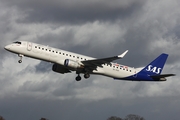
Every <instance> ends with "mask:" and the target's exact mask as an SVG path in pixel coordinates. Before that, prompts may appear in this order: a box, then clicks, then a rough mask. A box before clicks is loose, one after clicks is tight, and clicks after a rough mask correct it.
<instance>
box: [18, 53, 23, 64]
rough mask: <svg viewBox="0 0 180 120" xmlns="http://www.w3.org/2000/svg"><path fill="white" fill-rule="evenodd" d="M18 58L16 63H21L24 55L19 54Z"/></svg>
mask: <svg viewBox="0 0 180 120" xmlns="http://www.w3.org/2000/svg"><path fill="white" fill-rule="evenodd" d="M18 56H19V57H20V60H18V63H22V58H23V56H24V55H22V54H19V55H18Z"/></svg>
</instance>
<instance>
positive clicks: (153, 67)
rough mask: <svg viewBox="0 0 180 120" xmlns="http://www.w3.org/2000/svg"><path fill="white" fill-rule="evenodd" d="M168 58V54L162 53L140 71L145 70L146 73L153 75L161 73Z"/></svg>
mask: <svg viewBox="0 0 180 120" xmlns="http://www.w3.org/2000/svg"><path fill="white" fill-rule="evenodd" d="M167 58H168V54H165V53H162V54H161V55H160V56H159V57H157V58H156V59H155V60H153V61H152V62H151V63H150V64H149V65H147V66H146V67H144V68H143V69H142V70H141V71H140V72H143V73H144V72H145V73H146V74H148V75H150V76H152V75H160V74H161V72H162V70H163V67H164V64H165V62H166V60H167Z"/></svg>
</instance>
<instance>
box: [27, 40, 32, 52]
mask: <svg viewBox="0 0 180 120" xmlns="http://www.w3.org/2000/svg"><path fill="white" fill-rule="evenodd" d="M27 50H28V51H31V50H32V43H31V42H27Z"/></svg>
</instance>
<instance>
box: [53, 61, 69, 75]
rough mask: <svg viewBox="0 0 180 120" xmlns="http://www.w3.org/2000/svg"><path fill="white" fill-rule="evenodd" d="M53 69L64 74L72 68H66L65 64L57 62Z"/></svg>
mask: <svg viewBox="0 0 180 120" xmlns="http://www.w3.org/2000/svg"><path fill="white" fill-rule="evenodd" d="M52 70H53V71H54V72H58V73H62V74H64V73H68V72H71V71H70V70H68V69H66V68H65V67H64V66H62V65H59V64H56V63H55V64H54V65H53V66H52Z"/></svg>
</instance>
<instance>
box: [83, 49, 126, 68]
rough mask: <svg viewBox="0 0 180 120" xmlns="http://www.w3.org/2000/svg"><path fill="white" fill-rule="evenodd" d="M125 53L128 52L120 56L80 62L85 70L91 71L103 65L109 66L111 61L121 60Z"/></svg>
mask: <svg viewBox="0 0 180 120" xmlns="http://www.w3.org/2000/svg"><path fill="white" fill-rule="evenodd" d="M127 52H128V50H126V51H125V52H124V53H122V54H121V55H117V56H114V57H108V58H101V59H93V60H87V61H81V62H82V63H83V64H84V66H85V67H86V69H89V70H91V71H92V70H96V68H97V67H102V65H103V64H108V65H111V62H112V61H114V60H117V59H121V58H123V57H124V56H125V55H126V53H127Z"/></svg>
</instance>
